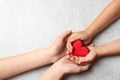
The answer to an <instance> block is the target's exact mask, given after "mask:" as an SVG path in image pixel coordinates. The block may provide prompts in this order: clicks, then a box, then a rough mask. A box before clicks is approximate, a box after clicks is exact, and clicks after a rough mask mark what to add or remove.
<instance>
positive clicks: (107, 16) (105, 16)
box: [86, 0, 120, 37]
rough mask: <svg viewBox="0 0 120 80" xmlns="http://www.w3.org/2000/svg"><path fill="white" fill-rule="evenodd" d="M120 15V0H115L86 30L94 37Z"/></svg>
mask: <svg viewBox="0 0 120 80" xmlns="http://www.w3.org/2000/svg"><path fill="white" fill-rule="evenodd" d="M119 17H120V0H114V1H112V2H111V3H110V4H109V5H108V6H107V7H106V8H105V9H104V10H103V11H102V13H101V14H100V15H99V16H98V17H97V18H96V19H95V20H94V21H93V23H92V24H91V25H90V26H89V27H88V28H87V29H86V31H87V32H88V33H89V34H90V36H91V37H94V36H96V35H97V33H99V32H101V31H102V30H103V29H105V28H106V27H107V26H108V25H110V24H111V23H112V22H113V21H115V20H116V19H118V18H119Z"/></svg>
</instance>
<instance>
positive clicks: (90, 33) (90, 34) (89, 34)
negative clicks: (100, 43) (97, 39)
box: [85, 28, 95, 38]
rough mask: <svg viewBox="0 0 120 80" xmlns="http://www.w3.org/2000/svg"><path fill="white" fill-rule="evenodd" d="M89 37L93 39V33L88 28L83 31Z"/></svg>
mask: <svg viewBox="0 0 120 80" xmlns="http://www.w3.org/2000/svg"><path fill="white" fill-rule="evenodd" d="M85 32H86V33H87V34H88V36H89V37H91V38H93V37H94V36H95V32H94V31H93V30H91V29H89V28H87V29H86V30H85Z"/></svg>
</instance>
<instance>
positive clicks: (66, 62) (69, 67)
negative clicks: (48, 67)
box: [53, 55, 90, 74]
mask: <svg viewBox="0 0 120 80" xmlns="http://www.w3.org/2000/svg"><path fill="white" fill-rule="evenodd" d="M53 67H54V68H53V69H54V70H55V71H58V70H60V71H63V72H62V73H64V74H73V73H80V72H83V71H86V70H88V69H89V67H90V64H86V65H77V64H75V63H74V62H72V61H71V60H70V56H69V55H66V56H64V57H63V58H61V59H60V60H59V61H58V62H56V63H55V64H54V65H53Z"/></svg>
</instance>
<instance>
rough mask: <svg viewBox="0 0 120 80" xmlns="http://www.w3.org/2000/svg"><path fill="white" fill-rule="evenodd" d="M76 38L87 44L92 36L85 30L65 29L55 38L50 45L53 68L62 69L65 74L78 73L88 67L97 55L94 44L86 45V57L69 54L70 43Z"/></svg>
mask: <svg viewBox="0 0 120 80" xmlns="http://www.w3.org/2000/svg"><path fill="white" fill-rule="evenodd" d="M77 39H81V40H83V41H84V44H88V43H89V42H90V41H91V39H92V37H90V35H89V34H88V33H87V32H86V31H81V32H75V33H72V31H66V32H64V33H63V34H61V35H60V36H58V37H57V38H56V40H55V41H54V43H53V44H52V45H51V47H50V50H51V51H52V62H53V63H55V64H54V65H53V66H56V67H54V68H57V69H58V70H63V71H64V73H66V74H71V73H79V72H82V71H86V70H88V69H89V67H90V65H91V62H92V61H93V60H94V59H95V58H96V57H97V53H96V49H95V48H96V47H95V46H94V45H90V46H88V48H89V49H90V53H89V54H88V55H87V56H86V57H77V56H72V55H70V54H69V53H72V46H71V43H72V42H73V41H75V40H77Z"/></svg>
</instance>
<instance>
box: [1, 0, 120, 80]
mask: <svg viewBox="0 0 120 80" xmlns="http://www.w3.org/2000/svg"><path fill="white" fill-rule="evenodd" d="M110 2H111V0H0V58H4V57H8V56H13V55H18V54H22V53H25V52H27V51H31V50H35V49H39V48H45V47H48V46H49V45H50V44H51V43H52V42H53V40H54V39H55V38H56V37H57V36H58V35H59V34H61V33H62V32H64V31H66V30H68V29H71V30H73V31H78V30H83V29H85V28H86V27H88V26H89V24H90V23H91V22H92V21H93V20H94V19H95V18H96V16H97V15H98V14H99V13H100V12H101V11H102V10H103V9H104V7H105V6H106V5H107V4H109V3H110ZM119 33H120V20H118V21H116V22H115V23H114V24H112V25H111V26H110V27H109V28H107V29H106V30H105V31H104V32H102V33H101V34H100V35H99V36H97V37H96V38H95V40H94V41H93V43H95V44H96V45H102V44H105V43H108V42H110V41H113V40H116V39H118V38H120V34H119ZM48 67H49V66H47V67H44V68H40V69H37V70H33V71H30V72H27V73H24V74H21V75H18V76H16V77H13V78H11V79H9V80H38V79H39V77H40V76H41V75H42V74H43V73H44V71H46V70H47V68H48ZM119 68H120V56H114V57H108V58H103V59H100V60H99V61H97V62H96V63H95V64H94V66H93V67H92V69H91V70H90V71H88V72H86V73H82V74H78V75H73V76H69V77H67V78H66V80H120V69H119ZM53 80H54V79H53Z"/></svg>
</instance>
